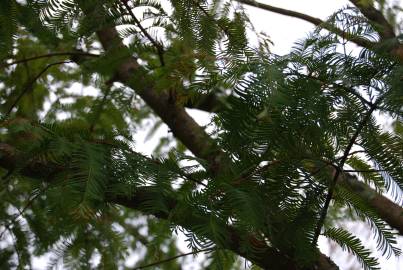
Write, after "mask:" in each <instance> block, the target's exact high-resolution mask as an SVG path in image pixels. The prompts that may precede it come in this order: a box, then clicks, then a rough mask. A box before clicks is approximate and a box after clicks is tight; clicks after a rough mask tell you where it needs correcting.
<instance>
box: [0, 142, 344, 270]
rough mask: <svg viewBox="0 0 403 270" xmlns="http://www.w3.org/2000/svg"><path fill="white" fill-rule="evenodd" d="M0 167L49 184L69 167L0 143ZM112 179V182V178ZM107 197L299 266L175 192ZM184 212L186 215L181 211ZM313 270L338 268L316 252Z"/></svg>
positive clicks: (272, 263) (276, 268) (267, 259)
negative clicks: (155, 203)
mask: <svg viewBox="0 0 403 270" xmlns="http://www.w3.org/2000/svg"><path fill="white" fill-rule="evenodd" d="M20 164H24V165H25V166H24V167H18V166H19V165H20ZM0 167H2V168H4V169H7V170H13V169H14V168H17V167H18V171H17V172H16V173H19V174H21V175H23V176H27V177H30V178H35V179H38V180H40V181H46V182H48V183H50V184H51V183H52V181H53V180H54V176H55V175H57V174H59V173H65V172H68V170H69V166H68V165H67V164H66V165H65V166H64V167H63V166H61V165H60V164H57V165H56V164H54V163H52V162H48V161H44V160H43V159H38V160H30V161H29V162H27V161H26V158H25V157H24V155H22V154H21V153H20V152H19V151H18V150H17V149H15V148H14V147H13V146H11V145H9V144H6V143H1V142H0ZM112 182H113V181H112ZM155 198H158V199H159V201H160V202H161V203H162V204H164V206H163V207H160V210H157V209H150V208H149V207H143V206H144V205H147V204H148V203H149V201H150V200H153V199H155ZM106 200H107V202H108V203H112V204H118V205H121V206H124V207H127V208H130V209H134V210H137V211H141V212H142V213H144V214H146V215H152V216H155V217H156V218H160V219H166V220H169V221H170V222H171V223H173V224H176V225H179V226H181V227H183V228H184V229H191V228H192V227H194V226H201V225H202V224H206V226H208V224H209V223H210V222H211V221H212V219H213V220H214V222H216V223H217V224H219V225H220V227H221V229H222V230H223V232H224V235H225V237H224V238H223V240H222V241H220V243H217V245H218V246H217V247H218V248H223V249H227V250H231V251H233V252H234V253H236V254H238V255H240V256H242V257H244V258H246V259H247V260H250V261H251V262H253V263H255V264H256V265H258V266H260V267H262V268H264V269H270V270H283V269H288V270H298V269H299V267H298V265H297V264H296V263H295V262H294V261H292V260H291V259H290V257H288V256H287V255H286V254H283V253H281V252H280V251H278V250H277V249H275V248H272V247H270V246H268V245H267V243H266V241H265V240H262V239H260V238H258V237H256V236H255V235H253V234H251V233H249V232H244V231H241V230H239V229H238V228H235V227H233V226H230V225H228V224H225V223H224V222H222V221H221V220H219V219H217V218H215V217H214V216H212V215H211V214H207V213H203V212H201V211H198V210H197V209H195V207H194V206H191V205H186V204H183V202H179V200H178V197H177V196H174V194H166V193H163V194H162V193H161V192H159V191H156V190H155V189H153V188H152V187H138V188H136V189H135V190H134V191H133V192H131V194H130V196H127V195H121V196H116V195H107V196H106ZM179 205H180V207H181V209H180V210H181V211H175V209H176V207H177V206H179ZM184 212H186V215H183V213H184ZM199 236H201V237H206V238H208V239H213V240H214V239H215V237H214V235H213V234H210V232H209V231H208V230H206V233H205V235H199ZM245 241H247V242H248V243H249V244H250V245H252V246H253V247H254V248H253V249H252V250H249V251H248V252H247V251H245V250H243V249H242V248H241V247H242V244H243V243H245ZM313 267H314V268H313V269H318V270H336V269H339V268H338V267H337V266H336V265H335V264H334V263H333V262H332V261H331V260H330V259H329V258H328V257H327V256H325V255H323V254H321V253H319V252H318V259H317V261H316V263H315V265H314V266H313Z"/></svg>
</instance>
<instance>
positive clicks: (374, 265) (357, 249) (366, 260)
mask: <svg viewBox="0 0 403 270" xmlns="http://www.w3.org/2000/svg"><path fill="white" fill-rule="evenodd" d="M324 235H325V236H327V237H329V238H331V239H332V240H334V241H335V242H337V243H338V244H339V245H340V246H341V247H342V248H343V249H347V250H348V251H349V252H351V253H353V254H354V255H355V256H356V257H357V258H358V260H359V261H360V263H361V266H362V267H363V269H365V270H367V269H368V270H369V269H379V267H378V262H377V261H376V259H375V258H373V257H371V256H370V251H369V250H366V249H365V248H364V246H363V245H362V243H361V241H360V240H359V239H358V238H356V237H355V236H353V235H351V234H350V233H349V232H348V231H346V230H344V229H342V228H331V229H328V230H326V231H325V233H324Z"/></svg>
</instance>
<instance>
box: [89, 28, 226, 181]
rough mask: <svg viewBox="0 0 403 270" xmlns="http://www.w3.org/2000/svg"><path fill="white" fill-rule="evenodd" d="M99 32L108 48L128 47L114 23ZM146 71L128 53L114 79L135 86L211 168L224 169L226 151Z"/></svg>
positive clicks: (105, 46)
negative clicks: (159, 87) (113, 25)
mask: <svg viewBox="0 0 403 270" xmlns="http://www.w3.org/2000/svg"><path fill="white" fill-rule="evenodd" d="M97 35H98V38H99V40H100V42H101V44H102V46H103V47H104V49H105V50H113V49H116V46H118V48H119V49H121V50H125V49H127V48H126V47H125V46H124V45H123V43H122V40H121V38H120V37H119V35H118V32H117V31H116V29H115V28H113V27H108V28H104V29H102V30H99V31H97ZM145 72H146V71H145V70H144V69H143V68H142V67H141V66H140V65H139V64H138V63H137V61H136V59H135V58H134V57H129V58H127V59H126V60H125V61H123V62H122V63H121V65H120V66H119V67H118V68H117V70H116V73H115V75H114V79H115V80H116V81H119V82H121V83H123V84H126V85H127V86H129V87H131V88H132V89H134V90H135V91H136V93H137V94H138V95H139V96H140V97H141V98H142V99H143V100H144V101H145V102H146V103H147V105H148V106H150V107H151V108H152V109H153V110H154V112H155V113H156V114H157V115H158V116H159V117H160V118H161V119H162V121H164V122H165V124H167V126H168V127H169V128H170V129H171V131H172V133H173V134H174V136H175V137H176V138H177V139H179V140H180V141H181V142H182V143H183V144H184V145H185V146H186V147H187V148H188V149H189V150H190V151H191V152H192V153H193V154H194V155H195V156H196V157H198V158H202V159H205V160H207V161H208V163H209V164H210V168H209V169H211V171H212V172H214V173H218V172H219V171H220V170H221V169H222V168H220V167H219V164H220V163H221V161H222V160H223V159H226V158H225V154H224V153H223V152H222V151H221V150H220V149H219V148H218V146H217V145H216V143H215V142H214V140H213V139H212V138H211V137H210V136H209V135H208V134H207V133H206V132H205V131H204V129H203V128H202V127H201V126H199V125H198V124H197V123H196V121H195V120H194V119H193V118H192V117H191V116H190V115H189V114H188V113H187V112H186V110H185V108H184V107H183V106H182V105H180V104H178V103H177V102H176V101H175V100H172V96H171V95H169V93H167V91H157V90H156V89H154V83H155V82H153V81H149V80H148V81H147V79H146V76H141V74H144V75H145ZM135 75H137V76H135ZM223 164H224V163H223Z"/></svg>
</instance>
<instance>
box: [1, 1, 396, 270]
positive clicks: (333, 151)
mask: <svg viewBox="0 0 403 270" xmlns="http://www.w3.org/2000/svg"><path fill="white" fill-rule="evenodd" d="M124 3H127V5H128V6H129V9H130V8H131V9H130V11H133V14H136V15H134V16H133V15H132V14H131V12H129V10H127V6H125V5H124ZM170 5H171V6H170V7H171V10H169V9H168V10H166V9H165V7H164V6H163V5H162V4H161V3H160V2H159V1H155V0H138V1H134V0H133V1H121V2H119V3H118V2H116V1H110V0H102V1H95V0H91V1H72V0H49V1H45V0H30V1H27V3H26V4H21V3H19V1H2V2H0V51H1V53H0V64H1V65H0V110H1V113H2V119H1V122H0V123H1V126H0V143H1V146H2V147H3V144H7V145H10V146H12V147H13V151H12V153H13V154H15V157H13V158H15V160H12V161H16V163H17V164H15V166H14V165H13V166H12V168H8V167H7V165H9V164H8V163H7V162H3V158H4V159H6V158H7V155H5V156H0V161H1V162H0V163H1V166H2V167H4V169H3V168H2V169H1V173H2V175H3V179H2V180H1V181H0V201H1V202H2V203H1V204H0V221H1V222H0V239H1V240H2V241H3V239H4V242H5V244H4V246H5V248H4V249H3V247H2V250H1V251H0V268H1V267H3V268H13V267H15V266H17V265H18V267H19V268H20V269H23V267H24V266H29V265H30V261H31V259H32V258H33V257H34V256H41V255H45V254H48V253H50V255H51V260H50V262H49V268H55V267H57V265H58V264H63V267H65V268H67V269H90V268H97V269H122V268H123V267H124V263H125V259H127V257H128V256H129V255H130V254H132V253H133V252H137V254H140V255H139V259H138V261H137V262H136V266H141V265H147V264H152V263H154V262H156V261H163V260H165V259H166V258H170V257H174V256H176V255H178V254H179V253H180V252H179V251H178V248H177V246H176V237H175V236H173V232H182V233H183V234H184V235H185V237H186V240H187V244H188V247H189V248H190V249H191V250H192V251H193V252H194V253H197V252H199V251H202V250H208V253H207V254H206V256H207V261H206V263H205V264H204V266H205V268H206V269H223V270H225V269H238V268H239V267H240V260H239V257H238V255H242V256H245V257H247V258H252V261H253V259H255V258H253V257H252V256H254V254H261V253H263V252H264V251H265V248H267V247H266V246H265V245H266V244H267V245H268V246H269V247H271V248H273V250H275V251H276V252H279V253H280V254H285V256H286V257H287V258H289V259H290V260H292V261H295V262H296V264H297V265H298V267H300V268H306V267H308V268H309V267H311V266H312V264H313V263H314V262H315V260H316V259H317V256H318V250H317V249H316V243H315V241H316V239H315V238H316V237H317V235H315V234H316V233H317V231H318V225H319V231H320V228H321V226H322V224H320V217H321V215H322V214H323V205H324V204H325V202H326V200H327V199H328V196H329V195H328V194H329V190H331V187H332V185H333V183H334V182H335V179H333V178H334V174H333V173H332V171H331V170H329V168H330V169H332V168H333V169H335V168H337V170H340V171H343V170H345V173H346V175H347V176H349V177H355V176H354V175H357V177H358V178H356V179H355V181H363V182H365V183H367V184H369V185H373V186H375V187H376V190H377V192H379V193H381V192H391V193H392V194H393V198H394V200H395V201H399V200H401V199H402V194H403V193H402V189H403V182H402V179H403V166H402V164H403V155H402V149H403V141H402V131H401V130H402V128H401V117H403V114H402V107H401V100H402V99H401V97H402V95H401V94H402V86H401V81H402V76H403V67H402V64H401V63H399V62H396V61H395V60H394V59H391V58H390V57H389V56H388V55H387V54H386V53H385V52H386V51H387V50H385V48H386V49H387V48H389V47H388V46H390V44H380V45H382V46H380V47H379V48H375V49H372V50H368V49H363V50H362V51H361V53H360V54H358V55H355V54H353V53H348V52H347V51H346V47H343V46H345V44H344V43H343V42H344V40H340V38H339V37H338V36H336V35H335V34H333V33H323V31H321V29H320V28H318V29H317V30H316V31H314V32H313V33H311V34H310V35H308V36H307V38H306V39H304V40H301V41H298V42H297V43H296V44H295V46H294V48H293V49H292V51H291V52H290V53H289V54H287V55H284V56H277V55H274V54H271V53H270V52H269V51H267V50H264V49H262V48H263V47H264V46H265V45H266V43H265V42H267V40H266V41H265V40H260V41H261V43H260V44H257V46H255V47H252V46H250V45H249V41H248V37H247V36H248V27H249V26H250V21H249V19H248V17H247V15H246V14H245V12H244V11H243V10H242V9H240V8H233V6H232V5H231V2H229V1H218V0H217V1H196V0H191V1H188V0H186V1H185V0H172V1H170ZM138 14H139V15H138ZM136 16H137V17H136ZM139 23H140V24H141V25H142V26H144V25H146V27H140V26H139ZM328 23H329V24H331V25H333V26H337V27H340V28H341V29H345V32H346V34H347V35H349V36H350V37H356V38H363V39H366V40H369V41H377V40H378V36H377V32H376V29H373V27H372V26H371V24H370V23H369V22H368V20H367V19H366V18H364V17H362V16H361V15H360V14H359V13H358V11H357V10H355V9H350V8H347V9H343V10H341V11H339V12H337V13H335V14H334V15H333V16H332V17H331V18H330V19H329V21H328ZM112 26H118V33H119V35H120V38H122V39H124V40H125V45H126V46H123V45H121V44H118V43H119V42H120V40H119V39H118V38H117V37H115V36H113V38H115V40H112V41H111V43H112V45H110V46H109V45H108V46H105V45H104V46H105V48H104V50H103V49H101V48H100V44H99V42H98V41H97V40H96V34H97V31H99V30H101V29H105V28H107V27H112ZM111 38H112V36H111ZM102 43H105V41H102ZM156 44H157V46H156ZM55 52H65V54H57V53H56V54H55ZM31 57H33V58H31ZM130 57H132V59H136V60H137V63H138V67H137V66H136V69H135V70H134V69H133V70H130V72H131V73H133V74H132V77H131V78H130V82H131V83H132V84H131V85H132V86H134V87H133V88H134V89H132V88H129V87H128V86H126V85H123V84H122V81H123V82H124V80H123V79H122V73H123V72H124V70H123V69H124V68H126V66H127V63H128V62H127V59H128V58H130ZM24 59H25V60H24ZM67 62H68V63H67ZM133 63H136V62H135V61H133ZM122 66H123V67H124V68H122ZM116 70H119V72H120V73H119V72H118V73H117V72H116ZM122 70H123V71H122ZM79 87H81V91H77V88H79ZM151 90H155V93H157V94H156V95H161V96H162V97H165V96H168V97H169V100H168V101H167V104H168V105H166V104H165V103H164V104H165V105H166V106H168V107H167V108H170V109H171V108H172V109H177V108H180V109H182V107H183V106H185V105H188V104H189V103H193V104H197V102H198V101H200V99H201V97H203V96H205V95H213V96H215V97H218V98H217V99H218V101H219V103H220V105H221V106H220V109H219V110H218V112H217V113H215V114H213V115H212V117H211V118H212V121H211V124H210V126H212V127H213V130H212V131H210V132H211V133H210V135H211V137H212V138H213V140H214V142H215V143H216V144H217V145H218V146H219V147H220V148H221V149H222V151H223V153H224V154H225V155H226V157H227V159H224V158H223V160H224V161H225V162H226V164H225V168H226V170H223V172H221V173H217V172H216V171H214V168H213V167H214V166H211V165H212V164H208V162H210V163H211V162H213V163H214V164H215V162H218V161H217V160H213V161H212V160H208V161H207V160H203V159H202V158H200V157H193V156H189V154H188V153H187V152H185V151H186V148H185V147H187V145H185V144H182V143H181V142H179V141H175V140H176V139H175V138H172V136H171V135H170V134H168V135H167V136H165V137H163V138H162V139H161V142H162V143H161V144H160V145H159V146H158V147H157V150H156V153H155V154H156V156H159V158H155V157H147V156H144V155H142V154H140V153H138V152H136V151H135V148H134V147H133V144H134V143H135V142H136V137H135V136H136V132H137V130H138V129H140V128H141V126H142V124H143V123H144V122H147V121H154V123H156V124H155V125H154V128H151V131H150V136H152V135H153V133H154V132H155V131H156V130H158V128H159V127H160V125H161V124H162V123H163V122H158V121H155V118H154V114H153V112H152V110H150V108H149V107H147V106H146V104H145V102H144V101H142V100H140V99H139V98H138V96H137V95H138V94H142V93H143V92H142V91H149V92H151ZM149 92H147V93H149ZM167 99H168V98H167ZM161 104H162V103H161ZM151 105H152V104H151ZM158 105H160V104H158ZM151 107H152V106H151ZM373 110H375V111H376V112H379V113H382V114H384V115H387V117H389V118H392V119H393V120H394V121H395V130H394V131H386V130H385V129H383V128H382V126H381V121H380V120H379V119H377V118H375V117H374V116H372V115H371V116H369V117H365V116H366V115H368V112H372V111H373ZM165 113H166V114H169V115H170V114H172V113H174V112H172V111H169V112H165ZM162 116H163V117H162V118H163V119H165V118H164V117H165V115H162ZM166 117H169V116H166ZM175 121H178V120H177V119H175V120H174V121H173V122H174V124H176V122H175ZM192 132H196V131H194V130H192V131H191V132H189V136H193V137H192V138H195V139H194V140H196V139H197V136H195V135H194V134H193V133H192ZM174 135H175V136H176V135H177V134H174ZM173 141H174V142H175V143H176V144H172V142H173ZM140 143H141V142H140ZM172 145H177V147H176V148H175V149H173V147H172ZM351 146H353V149H352V151H349V152H346V149H348V150H351V149H349V147H350V148H351ZM1 149H3V148H1ZM166 149H167V150H166ZM205 150H206V151H207V150H209V149H205ZM354 152H355V153H354ZM6 154H7V153H6ZM3 163H4V164H3ZM27 166H28V168H27ZM347 171H349V173H347ZM38 176H39V177H38ZM35 178H36V179H35ZM331 199H333V200H334V201H335V202H336V203H335V204H331V209H330V210H331V211H335V212H337V213H341V211H343V210H345V209H344V207H345V206H347V208H348V209H349V210H352V212H353V213H354V215H355V216H356V217H358V218H359V219H361V220H364V221H366V222H367V223H368V224H370V226H371V229H372V232H373V235H374V238H375V239H376V241H377V248H378V250H380V251H382V253H383V255H386V256H387V257H389V256H390V255H391V254H394V255H396V256H399V255H400V250H399V249H398V248H397V246H396V239H395V238H396V235H395V232H394V231H393V230H392V229H391V228H390V227H389V226H388V224H387V223H386V221H384V220H383V219H382V218H381V215H379V214H378V213H377V212H376V211H375V210H374V209H373V208H371V207H370V206H369V205H368V203H367V202H366V201H365V200H362V198H360V197H358V196H357V195H356V194H354V192H352V191H351V190H349V189H347V188H345V187H343V186H338V185H337V186H336V188H335V193H334V194H333V196H332V198H331ZM117 205H121V206H117ZM124 206H127V207H124ZM131 208H133V209H131ZM339 217H340V215H334V216H328V218H327V220H326V221H327V222H326V225H327V224H332V223H333V222H334V223H336V222H337V221H339V220H338V218H339ZM318 223H319V224H318ZM234 234H235V235H236V237H238V239H237V240H239V244H240V246H239V247H238V246H237V247H236V248H238V253H239V254H238V255H237V254H235V253H233V252H232V251H231V250H230V248H228V246H230V247H231V248H232V250H234V249H236V248H234V247H233V242H232V241H234ZM323 235H324V236H326V237H328V238H330V239H333V240H334V241H336V242H337V243H338V244H339V245H340V246H341V247H342V248H343V249H346V250H347V251H348V252H350V253H352V254H354V255H355V256H356V257H357V258H358V260H359V262H360V263H361V265H362V266H363V267H364V268H365V269H378V268H377V265H378V263H377V260H376V259H375V258H373V257H371V256H370V252H369V251H368V250H367V249H366V248H365V247H364V245H363V244H362V243H361V242H360V241H359V240H358V238H357V237H355V236H353V235H352V234H350V233H349V232H347V231H345V230H343V229H335V228H330V229H329V228H328V229H327V230H325V232H323ZM251 236H253V237H254V238H253V237H251ZM251 238H252V240H253V241H252V240H251ZM256 241H257V242H259V243H264V244H265V245H264V246H262V245H261V244H260V245H259V243H258V244H256ZM231 245H232V246H231ZM96 260H98V261H99V262H98V263H93V262H94V261H96ZM181 263H182V262H178V261H175V260H169V262H167V263H164V264H161V265H159V266H158V267H160V268H161V269H176V268H178V267H179V265H180V264H181ZM95 264H96V265H95ZM253 267H256V266H253Z"/></svg>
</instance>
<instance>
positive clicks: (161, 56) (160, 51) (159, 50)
mask: <svg viewBox="0 0 403 270" xmlns="http://www.w3.org/2000/svg"><path fill="white" fill-rule="evenodd" d="M121 2H122V3H123V5H124V6H125V8H126V10H127V11H128V12H129V14H130V16H131V17H132V18H133V20H134V22H135V23H136V24H137V26H138V28H140V31H141V32H142V33H143V35H145V36H146V37H147V39H148V40H149V41H150V42H151V43H152V44H153V46H154V47H155V48H156V49H157V53H158V57H159V60H160V62H161V66H165V61H164V48H163V46H161V44H160V43H158V42H157V41H156V40H155V39H154V38H153V37H152V36H151V35H150V34H149V33H148V32H147V30H146V29H144V27H143V26H142V25H141V23H140V21H139V20H138V19H137V17H136V16H135V15H134V13H133V11H132V9H131V8H130V6H129V4H128V3H127V2H128V0H121Z"/></svg>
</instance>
